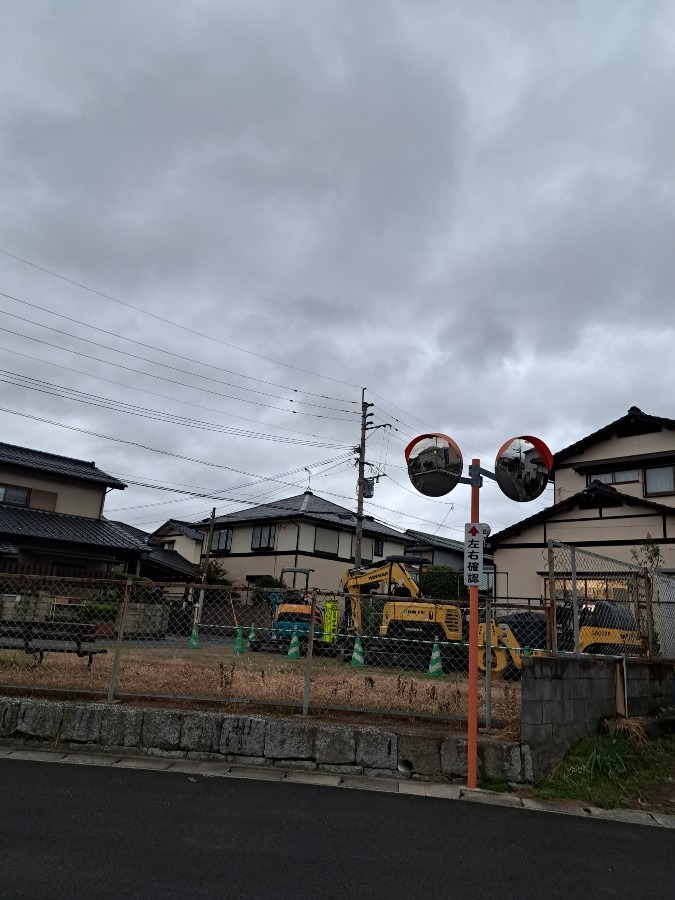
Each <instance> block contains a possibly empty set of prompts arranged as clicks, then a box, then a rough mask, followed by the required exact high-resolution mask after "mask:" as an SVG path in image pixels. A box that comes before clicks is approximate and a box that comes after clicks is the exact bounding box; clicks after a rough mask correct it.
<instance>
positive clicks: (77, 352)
mask: <svg viewBox="0 0 675 900" xmlns="http://www.w3.org/2000/svg"><path fill="white" fill-rule="evenodd" d="M0 331H4V332H5V333H6V334H13V335H16V336H17V337H21V338H25V339H26V340H28V341H34V342H35V343H38V344H44V345H45V346H46V347H53V348H54V349H55V350H62V351H63V352H64V353H74V354H75V355H76V356H82V357H83V358H84V359H91V360H94V361H95V362H98V363H103V364H104V365H107V366H114V367H115V368H117V369H125V370H126V371H127V372H133V373H134V374H136V375H143V376H145V377H146V378H155V379H157V380H158V381H166V382H167V383H168V384H177V385H180V386H181V387H186V388H189V389H190V390H193V391H199V392H200V393H202V394H213V395H214V396H216V397H225V398H226V399H228V400H237V401H239V402H240V403H252V404H253V405H254V406H262V407H265V408H266V409H274V410H276V411H277V412H283V413H292V414H293V415H296V416H311V417H312V418H314V419H332V420H333V421H334V422H350V421H351V420H350V419H343V418H340V417H338V416H324V415H321V414H320V413H311V412H301V411H300V410H295V409H283V408H282V407H280V406H271V405H270V404H269V403H260V402H258V401H257V400H246V399H245V398H244V397H233V396H232V395H231V394H224V393H223V392H222V391H214V390H212V389H211V388H206V387H198V386H197V385H194V384H187V383H186V382H184V381H176V380H175V379H174V378H166V377H165V376H164V375H155V374H154V373H153V372H143V371H142V370H141V369H134V368H132V367H131V366H124V365H122V363H116V362H110V360H107V359H101V358H100V357H99V356H91V355H90V354H89V353H82V351H81V350H73V349H72V348H70V347H62V346H61V345H60V344H52V343H51V342H50V341H45V340H43V339H42V338H36V337H32V336H31V335H29V334H23V333H22V332H20V331H12V329H11V328H3V327H2V326H0ZM80 340H85V341H86V338H80ZM88 343H94V342H93V341H88ZM106 349H111V348H106ZM112 352H113V353H117V352H118V351H117V350H114V349H113V350H112ZM119 352H120V353H122V352H123V351H119ZM127 355H130V354H127ZM138 359H143V357H138ZM145 361H146V362H150V363H151V364H153V365H154V363H153V361H152V360H145ZM188 374H189V373H188ZM198 377H201V376H198Z"/></svg>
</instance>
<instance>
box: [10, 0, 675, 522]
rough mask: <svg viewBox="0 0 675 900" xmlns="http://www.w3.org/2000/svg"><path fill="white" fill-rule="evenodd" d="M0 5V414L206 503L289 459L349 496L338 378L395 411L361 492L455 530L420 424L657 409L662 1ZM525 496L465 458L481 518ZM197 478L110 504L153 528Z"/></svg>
mask: <svg viewBox="0 0 675 900" xmlns="http://www.w3.org/2000/svg"><path fill="white" fill-rule="evenodd" d="M0 13H1V15H2V22H3V27H2V30H1V31H0V85H1V86H2V87H1V88H0V91H1V100H0V250H2V251H4V252H3V253H0V291H2V292H3V294H7V295H10V296H11V297H13V298H16V299H9V298H8V297H5V296H0V310H1V312H0V327H1V328H2V329H3V330H2V331H1V332H0V353H1V354H2V363H1V366H0V367H1V368H2V370H3V374H2V375H1V376H0V377H1V378H2V379H3V382H4V383H2V388H3V390H2V402H1V404H0V405H1V406H2V407H3V408H5V409H8V410H9V409H11V410H14V411H15V412H17V413H21V414H23V415H16V414H12V413H10V412H0V417H1V423H2V440H4V441H7V442H10V443H15V444H20V445H24V446H29V447H35V448H38V449H41V450H47V451H51V452H55V453H62V454H65V455H70V456H75V457H78V458H82V459H89V460H95V461H96V463H97V464H98V465H99V466H100V467H101V468H103V469H104V470H106V471H108V472H111V473H115V474H119V475H120V476H122V477H123V478H125V479H131V480H134V481H140V482H144V483H150V482H152V483H153V484H158V485H161V486H163V487H172V486H173V487H176V486H180V487H181V489H183V490H192V489H195V490H197V491H201V492H202V493H207V494H208V493H211V494H213V493H217V494H218V495H220V496H222V497H223V498H225V497H227V498H228V499H227V500H226V499H221V500H218V501H216V506H217V509H218V512H219V513H225V512H229V511H232V510H235V509H237V508H242V507H243V506H245V505H250V504H251V503H252V502H261V500H262V499H281V498H283V497H285V496H292V495H293V494H297V493H299V492H301V491H302V490H304V488H305V487H306V485H307V482H308V475H307V473H306V472H305V471H304V467H309V468H310V470H311V472H312V478H311V486H312V490H314V491H315V492H316V493H319V494H321V495H322V496H325V497H326V498H328V499H332V500H334V501H335V502H337V503H340V504H342V505H345V506H348V507H350V508H354V499H353V498H354V494H355V478H356V475H355V471H354V468H353V465H352V464H351V459H352V458H353V454H351V456H350V448H351V447H353V446H354V445H355V444H356V443H357V442H358V436H359V434H358V410H359V402H360V388H361V387H362V386H363V387H366V388H367V389H368V391H367V399H368V400H369V401H370V402H373V403H375V404H376V406H375V408H374V409H373V412H374V415H375V417H376V418H375V419H374V424H382V423H384V422H388V423H391V424H392V425H393V426H394V427H395V428H396V429H398V430H396V431H394V430H391V431H388V430H385V429H381V430H377V431H374V432H373V433H372V435H371V437H370V438H369V441H368V444H369V453H368V459H369V461H371V462H372V463H373V464H374V465H375V466H379V467H380V468H379V470H380V471H384V472H386V475H387V477H386V478H383V479H382V480H381V481H380V483H379V486H378V488H377V491H376V495H375V498H374V500H373V501H369V502H368V504H367V510H366V511H367V513H368V514H370V515H373V516H375V517H376V518H378V519H380V520H381V521H384V522H386V523H388V524H390V525H393V526H395V527H397V528H401V529H405V528H415V529H418V530H424V531H430V532H438V533H439V534H441V535H445V536H448V537H455V538H459V537H461V533H462V531H463V523H464V522H465V521H467V520H468V517H469V513H468V505H469V490H468V488H466V487H462V486H460V487H458V488H457V489H456V490H455V492H454V493H453V494H452V495H450V496H449V498H448V499H447V500H444V499H440V500H439V499H437V500H430V499H425V498H422V497H420V496H418V495H415V494H414V492H413V491H412V488H411V487H410V485H409V483H408V481H407V476H406V472H405V469H404V461H403V449H404V446H405V444H406V443H407V441H408V440H409V438H410V437H412V436H414V435H415V434H417V433H421V432H425V431H428V430H430V429H431V430H440V431H443V432H446V433H448V434H450V435H451V436H452V437H453V438H454V439H455V440H456V441H457V443H458V444H459V445H460V447H461V448H462V450H463V453H464V457H465V460H469V461H470V459H471V457H472V456H473V455H480V457H481V460H482V461H483V463H484V465H486V466H488V467H492V466H493V464H494V455H495V452H496V451H497V449H498V448H499V446H500V445H501V444H502V443H503V442H504V441H505V440H506V439H507V438H510V437H512V436H514V435H517V434H523V433H527V434H536V435H538V436H540V437H541V438H543V439H544V440H545V441H546V442H547V443H548V444H549V446H550V447H551V449H552V450H553V451H554V452H555V451H556V450H559V449H561V448H562V447H564V446H566V445H568V444H570V443H572V442H573V441H574V440H576V439H578V438H580V437H582V436H584V435H586V434H588V433H590V432H591V431H594V430H596V429H597V428H600V427H602V426H603V425H605V424H607V423H608V422H610V421H612V420H613V419H615V418H618V417H619V416H621V415H623V414H624V413H625V412H626V411H627V410H628V408H629V407H630V406H632V405H637V406H639V407H641V408H642V409H644V410H645V411H647V412H650V413H653V414H656V415H662V416H671V417H672V416H675V408H674V406H673V391H672V385H673V383H674V382H675V353H674V352H673V347H674V346H675V344H674V340H673V338H674V335H673V331H674V314H673V302H672V298H671V293H672V286H673V283H674V282H675V252H674V249H673V248H674V246H675V241H674V238H675V228H674V216H673V213H674V210H675V188H674V185H675V178H674V175H675V172H674V169H675V154H674V152H673V148H674V147H675V105H674V104H673V97H674V96H675V77H674V74H675V4H673V3H672V2H659V0H645V2H639V0H626V2H620V0H594V2H592V3H589V2H587V0H581V2H571V0H570V2H557V0H530V2H524V0H523V2H516V0H494V2H489V0H479V2H476V0H466V2H456V0H439V2H433V0H409V2H407V0H400V2H395V0H392V2H380V0H368V2H364V0H334V2H329V0H325V2H324V0H288V2H283V0H239V2H235V0H192V2H190V3H184V2H168V0H157V2H152V0H133V2H131V0H129V2H121V0H116V2H114V3H92V2H91V0H68V2H67V3H63V2H56V0H52V2H49V0H42V2H38V0H35V2H30V3H26V2H24V0H14V2H11V0H0ZM7 254H12V255H13V256H14V257H20V259H22V260H25V261H26V262H21V261H19V260H18V259H15V258H13V257H12V256H9V255H7ZM28 263H32V264H33V265H29V264H28ZM35 266H39V267H42V269H39V268H35ZM43 269H47V270H49V272H51V273H54V274H49V272H46V271H43ZM57 275H58V276H61V277H60V278H59V277H56V276H57ZM65 279H68V280H65ZM71 282H78V283H79V284H80V285H83V286H84V287H81V286H77V285H75V284H73V283H71ZM86 288H89V289H90V290H87V289H86ZM95 292H99V293H95ZM103 295H108V296H103ZM113 298H115V299H113ZM19 301H20V302H19ZM28 304H32V306H30V305H28ZM35 307H41V308H39V309H36V308H35ZM57 313H58V314H59V315H56V314H57ZM10 314H11V315H10ZM64 316H67V317H69V319H70V320H68V319H66V318H63V317H64ZM17 317H21V318H17ZM26 319H28V320H30V321H25V320H26ZM72 320H76V321H72ZM164 320H166V321H164ZM95 328H98V329H103V330H104V331H96V330H95ZM54 329H57V330H54ZM63 332H66V334H64V333H63ZM104 332H109V333H108V334H106V333H104ZM19 334H20V335H23V337H20V336H18V335H19ZM125 338H127V339H130V340H125ZM85 339H86V340H85ZM92 341H93V342H96V343H91V342H92ZM131 341H136V342H140V343H136V344H134V343H132V342H131ZM142 345H146V346H142ZM148 345H149V346H148ZM75 351H77V352H75ZM8 372H11V373H16V374H13V375H9V374H7V373H8ZM17 375H18V376H23V377H20V378H17ZM26 378H28V379H38V380H39V382H38V381H33V380H30V381H29V380H26ZM10 382H11V383H10ZM28 385H31V386H32V387H29V386H28ZM54 386H58V387H54ZM35 388H39V390H36V389H35ZM64 389H70V391H73V390H76V391H80V392H82V394H77V395H75V394H72V393H70V394H69V398H64V397H63V396H62V395H63V393H64ZM56 395H59V396H56ZM85 395H86V396H85ZM92 395H93V396H92ZM75 396H77V397H78V398H79V399H78V400H75V399H72V398H73V397H75ZM99 398H105V399H99ZM85 399H86V400H88V401H89V403H84V402H83V401H84V400H85ZM291 401H292V402H291ZM120 403H124V404H130V405H133V407H135V409H134V410H133V411H135V412H139V411H141V412H142V410H152V411H153V412H152V413H145V414H144V415H141V416H138V415H130V414H128V413H126V412H122V411H120V410H119V404H120ZM92 404H99V405H92ZM113 406H114V407H115V408H111V407H113ZM139 407H140V408H142V410H139V409H138V408H139ZM127 408H129V407H127ZM157 411H159V413H158V412H157ZM160 414H161V418H162V420H159V419H158V418H156V417H157V416H158V415H160ZM26 415H29V416H33V417H34V418H27V417H26ZM153 416H154V418H153ZM167 416H168V417H174V418H177V420H178V421H176V420H174V421H166V418H167ZM40 419H46V420H49V422H51V423H61V424H62V425H68V426H70V428H71V429H83V431H77V430H69V429H66V428H63V427H60V426H59V425H57V424H49V423H48V422H45V421H39V420H40ZM186 419H191V420H193V421H194V420H200V422H201V424H202V427H201V428H200V427H197V425H195V424H192V425H190V424H189V423H186V422H185V420H186ZM204 423H206V427H204ZM197 424H199V423H197ZM233 431H234V432H236V433H233ZM85 432H95V433H96V434H98V435H99V436H95V435H94V434H88V433H85ZM242 432H248V433H251V434H255V435H257V436H256V437H249V436H246V435H244V434H242ZM105 436H107V437H105ZM270 437H272V438H275V440H270V439H269V438H270ZM108 438H117V439H121V440H124V441H130V442H133V443H132V444H125V443H119V442H115V441H112V440H109V439H108ZM263 438H266V439H263ZM289 441H290V442H289ZM296 442H297V443H296ZM136 444H142V445H144V446H145V447H147V448H154V450H161V451H165V453H157V452H153V451H152V450H150V449H142V448H141V447H138V446H135V445H136ZM167 454H176V455H177V456H178V457H187V459H180V458H176V456H172V455H167ZM286 473H289V474H286ZM270 478H276V480H268V479H270ZM232 499H239V500H240V503H239V504H237V503H233V502H228V501H231V500H232ZM450 500H452V501H453V504H454V508H453V507H451V506H450V503H449V501H450ZM550 502H552V492H551V491H550V490H548V491H547V492H546V493H545V494H544V495H543V497H542V498H541V499H540V500H538V501H534V502H532V503H528V504H515V503H512V502H510V501H508V500H507V499H506V498H504V497H503V496H501V494H500V493H499V491H498V489H497V488H496V487H495V486H494V485H493V484H488V485H486V487H485V489H484V490H483V492H482V515H481V518H482V519H483V520H484V521H486V522H488V523H490V524H491V526H492V529H493V531H497V530H499V529H500V528H502V527H503V526H504V525H506V524H509V523H511V522H514V521H517V520H518V519H519V518H523V517H525V516H527V515H531V514H533V513H534V512H537V511H538V510H539V509H540V508H541V507H542V505H547V504H549V503H550ZM212 505H213V501H212V500H210V499H207V498H194V497H191V498H190V497H188V498H186V497H185V496H184V495H180V494H172V493H168V492H167V491H165V490H156V489H151V488H144V487H139V486H135V485H130V486H129V487H128V488H127V490H125V491H124V492H119V491H115V492H113V493H112V494H111V496H110V497H109V499H108V502H107V504H106V510H107V515H109V516H111V517H114V518H118V519H124V520H125V521H127V522H133V523H134V524H137V525H138V526H139V527H141V528H144V529H146V530H149V531H151V530H153V529H154V528H156V527H157V526H159V525H160V524H161V523H162V522H163V521H165V520H166V519H167V518H169V517H170V516H173V517H177V518H183V519H188V520H196V519H200V518H202V517H204V516H206V515H208V513H209V511H210V508H211V506H212Z"/></svg>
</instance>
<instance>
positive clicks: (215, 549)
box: [210, 526, 233, 556]
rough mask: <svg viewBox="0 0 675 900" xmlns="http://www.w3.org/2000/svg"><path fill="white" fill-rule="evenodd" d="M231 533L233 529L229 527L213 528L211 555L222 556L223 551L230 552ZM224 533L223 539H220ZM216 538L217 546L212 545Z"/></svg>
mask: <svg viewBox="0 0 675 900" xmlns="http://www.w3.org/2000/svg"><path fill="white" fill-rule="evenodd" d="M232 534H233V529H232V528H229V527H227V526H226V527H225V528H214V529H213V534H212V535H211V548H210V550H211V555H212V556H222V555H224V554H225V553H231V552H232ZM223 535H225V541H224V542H223V541H222V536H223ZM216 539H217V540H218V544H219V546H214V542H215V541H216ZM223 544H224V545H223Z"/></svg>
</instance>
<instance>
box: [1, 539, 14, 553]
mask: <svg viewBox="0 0 675 900" xmlns="http://www.w3.org/2000/svg"><path fill="white" fill-rule="evenodd" d="M16 553H17V549H16V547H15V546H14V544H8V543H7V542H6V541H0V556H16Z"/></svg>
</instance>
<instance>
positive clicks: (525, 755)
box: [520, 744, 534, 784]
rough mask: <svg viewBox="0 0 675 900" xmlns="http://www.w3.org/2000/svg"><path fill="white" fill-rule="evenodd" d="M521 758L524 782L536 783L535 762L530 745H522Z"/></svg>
mask: <svg viewBox="0 0 675 900" xmlns="http://www.w3.org/2000/svg"><path fill="white" fill-rule="evenodd" d="M520 758H521V760H522V764H523V767H522V781H523V782H525V783H526V784H531V783H532V782H533V781H534V762H533V759H532V753H531V751H530V747H529V745H528V744H521V745H520Z"/></svg>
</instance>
